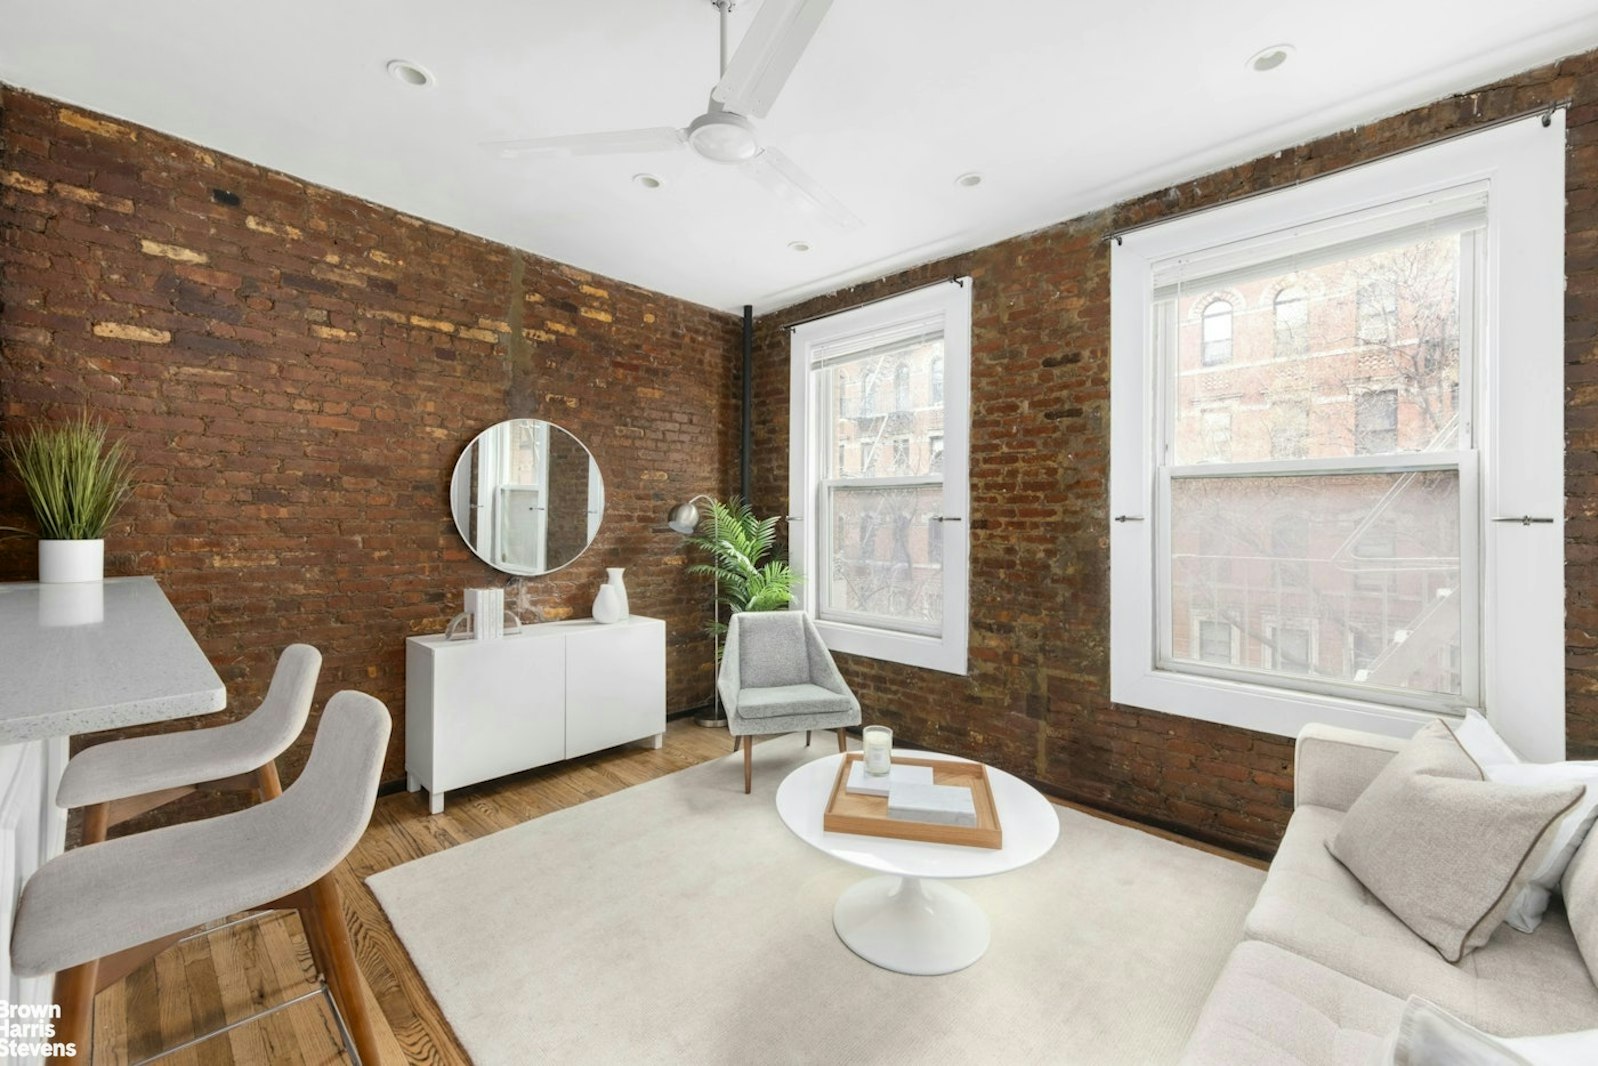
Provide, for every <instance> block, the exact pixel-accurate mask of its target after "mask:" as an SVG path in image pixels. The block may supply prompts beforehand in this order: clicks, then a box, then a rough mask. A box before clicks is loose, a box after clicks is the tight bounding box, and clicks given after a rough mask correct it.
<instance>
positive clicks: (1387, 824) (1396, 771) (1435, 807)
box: [1326, 721, 1586, 962]
mask: <svg viewBox="0 0 1598 1066" xmlns="http://www.w3.org/2000/svg"><path fill="white" fill-rule="evenodd" d="M1585 792H1586V789H1585V787H1584V786H1582V785H1579V784H1571V783H1563V784H1547V785H1513V784H1501V783H1497V782H1492V781H1487V780H1485V779H1484V776H1483V774H1482V771H1481V767H1479V766H1477V765H1476V762H1475V760H1473V759H1472V758H1471V757H1470V756H1469V755H1468V754H1466V753H1465V749H1464V748H1463V747H1461V746H1460V743H1459V741H1458V739H1456V738H1455V736H1454V734H1453V731H1452V730H1450V729H1449V728H1448V727H1447V726H1446V725H1444V724H1443V723H1442V722H1441V721H1433V722H1431V723H1429V724H1427V725H1425V726H1423V727H1422V728H1421V729H1420V730H1419V731H1417V732H1416V733H1415V735H1414V737H1413V738H1411V739H1410V741H1409V743H1407V744H1405V745H1404V747H1403V748H1402V749H1400V750H1399V752H1398V754H1397V755H1394V756H1393V758H1392V760H1391V761H1390V762H1389V763H1388V764H1387V765H1386V766H1385V767H1384V768H1383V769H1382V771H1381V773H1379V774H1377V775H1376V778H1375V780H1373V781H1372V782H1371V783H1370V785H1369V787H1367V788H1366V789H1365V791H1364V792H1363V793H1361V794H1360V797H1359V799H1357V800H1355V801H1354V803H1353V805H1352V806H1351V807H1349V809H1348V814H1347V815H1345V816H1344V818H1343V824H1342V825H1341V826H1340V827H1339V828H1338V831H1337V835H1336V836H1335V837H1333V838H1332V840H1330V841H1328V842H1327V845H1326V846H1327V849H1328V850H1329V851H1330V852H1331V853H1332V854H1333V855H1334V856H1335V857H1336V858H1337V860H1338V861H1339V862H1341V863H1342V864H1343V865H1344V866H1346V867H1348V869H1349V872H1350V873H1352V874H1353V875H1354V876H1355V877H1357V878H1359V880H1360V883H1362V884H1363V885H1364V886H1365V887H1366V888H1367V889H1369V890H1370V892H1371V894H1372V895H1373V896H1375V897H1376V898H1377V899H1379V900H1381V901H1382V903H1384V904H1385V905H1386V906H1387V909H1388V910H1390V911H1392V912H1393V913H1394V914H1395V915H1397V916H1398V918H1399V920H1400V921H1402V922H1403V923H1404V924H1405V925H1407V926H1409V928H1410V929H1412V930H1414V932H1415V935H1417V936H1419V937H1420V938H1421V939H1422V940H1424V941H1426V942H1427V943H1428V944H1430V945H1431V946H1432V947H1434V948H1436V949H1437V951H1438V953H1439V954H1441V955H1442V957H1443V958H1445V959H1447V960H1448V961H1449V962H1458V961H1459V960H1460V959H1462V958H1464V957H1465V956H1466V955H1467V954H1469V953H1470V952H1471V951H1474V950H1475V949H1476V948H1478V947H1480V946H1481V945H1483V944H1485V943H1486V942H1487V939H1488V937H1490V936H1492V935H1493V930H1494V929H1496V928H1498V926H1499V924H1500V923H1501V922H1502V921H1503V920H1504V914H1505V912H1506V911H1507V910H1508V909H1509V904H1510V902H1511V901H1512V900H1513V899H1514V898H1515V895H1516V894H1517V893H1518V892H1519V891H1520V890H1521V888H1522V887H1523V886H1524V885H1525V883H1526V881H1527V880H1528V879H1529V878H1530V877H1531V876H1532V874H1533V873H1534V872H1535V871H1536V870H1537V865H1538V861H1539V860H1540V858H1541V855H1542V853H1543V852H1544V851H1546V850H1547V849H1548V848H1549V847H1550V846H1552V844H1553V830H1554V829H1555V828H1556V827H1557V825H1558V822H1559V819H1560V816H1561V815H1563V814H1564V813H1565V812H1566V811H1567V810H1569V809H1570V808H1571V807H1572V806H1573V805H1575V804H1576V802H1577V801H1579V800H1580V799H1581V797H1582V796H1583V794H1584V793H1585Z"/></svg>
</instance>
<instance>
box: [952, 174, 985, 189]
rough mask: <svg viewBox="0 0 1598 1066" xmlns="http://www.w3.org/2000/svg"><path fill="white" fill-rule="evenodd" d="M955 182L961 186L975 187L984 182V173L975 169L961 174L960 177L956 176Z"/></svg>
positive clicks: (966, 187)
mask: <svg viewBox="0 0 1598 1066" xmlns="http://www.w3.org/2000/svg"><path fill="white" fill-rule="evenodd" d="M954 183H955V184H956V185H959V186H960V187H961V188H965V189H974V188H976V187H977V186H978V185H981V184H982V175H981V174H978V173H977V172H976V171H974V170H973V171H970V172H968V173H965V174H961V175H960V176H959V177H958V178H955V179H954Z"/></svg>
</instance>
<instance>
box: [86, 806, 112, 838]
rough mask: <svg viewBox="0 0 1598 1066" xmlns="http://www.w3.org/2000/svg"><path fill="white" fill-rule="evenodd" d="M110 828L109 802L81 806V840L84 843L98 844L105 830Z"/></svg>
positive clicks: (103, 836)
mask: <svg viewBox="0 0 1598 1066" xmlns="http://www.w3.org/2000/svg"><path fill="white" fill-rule="evenodd" d="M110 828H111V805H110V804H109V803H94V804H90V805H89V806H87V807H85V808H83V842H84V843H85V844H98V843H100V841H102V840H104V839H105V834H106V830H108V829H110Z"/></svg>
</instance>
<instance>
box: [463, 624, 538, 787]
mask: <svg viewBox="0 0 1598 1066" xmlns="http://www.w3.org/2000/svg"><path fill="white" fill-rule="evenodd" d="M564 643H565V642H564V641H561V640H550V639H547V638H545V639H538V638H532V637H521V638H516V637H507V638H505V639H503V640H483V641H463V642H461V643H460V644H455V645H451V646H449V647H446V648H441V649H439V650H438V651H436V652H435V653H434V658H433V672H434V673H433V676H434V681H433V684H434V688H433V730H434V734H435V739H434V744H433V751H434V755H435V758H434V762H433V777H434V780H433V782H432V788H433V789H435V790H436V791H439V792H443V791H447V790H449V789H452V788H460V787H462V786H464V785H471V784H476V783H477V782H479V781H487V780H489V779H490V778H495V777H500V776H503V775H504V774H513V773H515V772H517V771H518V770H527V769H530V768H531V767H534V766H543V765H544V764H545V763H551V762H556V761H558V760H560V759H561V758H563V757H564V756H565V754H566V718H565V712H564V707H563V694H564V692H565V684H566V682H565V674H566V660H565V656H564V655H563V654H562V646H563V645H564Z"/></svg>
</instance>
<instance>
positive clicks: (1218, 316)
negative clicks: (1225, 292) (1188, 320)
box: [1199, 300, 1232, 366]
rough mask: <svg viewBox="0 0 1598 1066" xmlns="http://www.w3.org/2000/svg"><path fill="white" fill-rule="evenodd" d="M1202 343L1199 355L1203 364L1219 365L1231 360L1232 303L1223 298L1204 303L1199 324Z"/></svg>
mask: <svg viewBox="0 0 1598 1066" xmlns="http://www.w3.org/2000/svg"><path fill="white" fill-rule="evenodd" d="M1200 328H1201V330H1202V332H1201V337H1202V339H1203V345H1202V347H1201V349H1200V353H1199V357H1200V359H1202V360H1203V363H1204V365H1205V366H1219V365H1220V364H1222V363H1229V362H1231V361H1232V305H1231V304H1230V303H1227V302H1226V301H1225V300H1211V301H1210V302H1209V303H1207V304H1205V305H1204V317H1203V319H1202V321H1201V326H1200Z"/></svg>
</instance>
